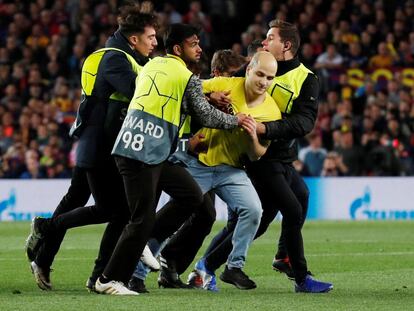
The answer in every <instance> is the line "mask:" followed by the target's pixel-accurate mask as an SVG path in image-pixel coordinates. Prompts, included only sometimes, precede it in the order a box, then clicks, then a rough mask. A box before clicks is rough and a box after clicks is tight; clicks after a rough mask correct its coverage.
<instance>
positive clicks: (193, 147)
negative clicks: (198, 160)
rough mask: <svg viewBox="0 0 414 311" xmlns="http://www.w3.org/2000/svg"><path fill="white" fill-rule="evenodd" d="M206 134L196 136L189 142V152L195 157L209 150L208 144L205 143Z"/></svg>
mask: <svg viewBox="0 0 414 311" xmlns="http://www.w3.org/2000/svg"><path fill="white" fill-rule="evenodd" d="M204 138H205V137H204V134H195V135H194V136H193V137H191V138H190V139H189V140H188V151H189V152H190V153H193V154H195V155H198V154H199V153H200V152H202V153H206V152H207V150H208V146H207V144H206V143H205V142H204V141H203V140H204Z"/></svg>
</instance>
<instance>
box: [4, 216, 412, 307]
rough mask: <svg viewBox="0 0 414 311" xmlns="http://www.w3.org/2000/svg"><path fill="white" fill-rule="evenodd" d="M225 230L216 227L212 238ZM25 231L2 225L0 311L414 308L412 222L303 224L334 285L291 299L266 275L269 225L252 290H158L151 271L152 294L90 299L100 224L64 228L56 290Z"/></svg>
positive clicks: (259, 244) (278, 278)
mask: <svg viewBox="0 0 414 311" xmlns="http://www.w3.org/2000/svg"><path fill="white" fill-rule="evenodd" d="M223 224H224V223H222V222H220V223H218V224H216V225H215V227H214V229H213V233H215V232H217V230H219V229H220V228H221V227H222V226H223ZM29 227H30V224H29V223H0V310H27V311H31V310H42V311H46V310H60V311H62V310H102V311H104V310H168V311H171V310H214V311H216V310H217V311H218V310H257V311H259V310H260V311H261V310H272V311H274V310H414V240H413V236H414V223H412V222H311V221H309V222H307V223H306V225H305V227H304V229H303V236H304V241H305V251H306V256H307V260H308V264H309V269H310V270H311V271H312V273H313V274H315V275H316V278H318V279H321V280H326V281H329V282H333V283H334V289H333V291H332V292H330V293H327V294H296V293H294V291H293V283H292V282H291V281H289V280H288V279H287V278H286V277H285V276H284V275H281V274H280V273H277V272H275V271H273V270H272V269H271V262H272V257H273V255H274V251H275V242H276V237H278V232H279V230H280V226H279V223H275V224H273V225H272V226H271V228H269V230H268V232H267V233H266V235H264V236H263V237H261V238H260V239H259V240H257V241H255V242H254V243H253V245H252V247H251V248H250V251H249V256H248V260H247V264H246V267H245V272H246V273H247V274H248V275H249V276H250V277H251V278H252V279H253V280H254V281H255V282H256V283H257V289H254V290H250V291H241V290H238V289H236V288H235V287H233V286H231V285H228V284H225V283H223V282H221V281H220V280H218V286H219V288H220V291H219V292H218V293H212V292H206V291H202V290H173V289H168V290H166V289H158V288H157V284H156V277H157V274H155V273H152V274H151V275H150V277H149V278H148V279H147V281H146V284H147V287H148V289H149V290H150V294H146V295H139V296H135V297H109V296H104V295H97V294H91V293H88V292H87V291H86V290H85V288H84V284H85V282H86V279H87V278H88V276H89V273H90V271H91V267H92V263H93V260H94V258H95V255H96V254H97V249H98V245H99V241H100V237H101V234H102V231H103V228H104V227H103V226H89V227H84V228H78V229H73V230H70V232H69V233H68V234H67V237H66V240H65V241H64V243H63V245H62V248H61V251H60V253H59V254H58V256H57V258H56V261H55V264H54V266H53V268H54V271H53V273H52V274H51V277H52V282H53V286H54V290H53V291H50V292H44V291H41V290H40V289H38V288H37V286H36V284H35V282H34V279H33V276H32V274H31V272H30V269H29V264H28V262H27V259H26V258H25V255H24V251H23V246H24V240H25V238H26V236H27V234H28V232H29ZM211 237H212V234H211V235H210V236H209V237H208V238H207V240H206V242H205V243H204V245H203V249H202V250H204V248H205V247H206V246H207V243H208V242H209V241H210V239H211ZM199 254H201V253H199ZM190 269H191V267H190ZM221 270H222V269H220V270H219V271H218V273H220V272H221ZM187 275H188V273H185V274H184V275H183V278H186V277H187Z"/></svg>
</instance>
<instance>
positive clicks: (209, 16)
mask: <svg viewBox="0 0 414 311" xmlns="http://www.w3.org/2000/svg"><path fill="white" fill-rule="evenodd" d="M141 2H142V1H141ZM121 4H122V2H121V1H116V0H108V1H92V0H88V1H87V0H54V1H48V0H33V1H23V0H13V1H7V0H0V157H1V163H0V178H26V179H28V178H68V177H70V174H71V167H72V166H73V165H74V148H76V142H74V141H72V139H70V138H69V137H68V129H69V127H70V125H71V123H72V122H73V121H74V118H75V115H76V110H77V106H78V104H79V99H80V95H81V91H80V87H79V84H80V83H79V82H80V81H79V79H80V69H81V65H82V61H83V60H84V58H85V57H86V56H87V55H88V54H89V53H91V52H93V51H94V50H96V49H99V48H101V47H104V45H105V41H106V39H107V38H108V36H109V35H110V34H111V33H113V32H114V31H115V30H116V27H117V22H116V16H117V8H118V7H119V6H120V5H121ZM141 8H142V10H144V11H154V12H155V13H156V14H157V15H158V18H159V31H158V36H159V40H158V41H159V44H160V45H159V48H160V50H161V49H162V39H161V38H162V35H163V33H164V32H165V30H166V27H167V26H168V25H169V24H170V23H175V22H185V23H190V24H193V25H197V26H199V27H200V29H201V30H202V32H201V36H200V38H201V46H202V47H203V49H204V60H203V62H202V63H201V66H199V67H200V68H199V73H200V75H201V76H202V77H204V78H207V77H209V73H210V69H209V63H210V59H211V56H212V53H213V52H214V51H215V50H217V49H222V48H231V49H232V50H234V51H236V52H237V53H240V54H241V55H244V56H247V47H248V46H249V45H250V44H251V43H252V42H254V41H255V40H256V41H257V40H263V39H264V38H265V36H266V32H267V30H268V26H267V25H268V22H269V21H270V20H272V19H275V18H278V19H282V20H287V21H289V22H295V23H296V24H297V26H298V28H299V30H300V33H301V36H302V46H301V49H300V53H299V57H300V60H301V61H302V62H303V63H304V64H305V65H306V66H307V67H308V68H310V69H311V70H313V71H314V72H315V73H317V74H318V76H319V78H320V83H321V94H320V105H319V117H318V121H317V125H316V128H315V130H314V131H313V132H312V133H311V134H310V135H308V137H307V138H306V139H303V141H301V142H300V145H301V150H300V152H299V160H298V161H296V162H295V165H296V168H297V169H298V170H299V171H301V173H302V174H303V175H304V176H405V175H414V161H413V152H414V104H413V96H414V92H413V86H414V2H413V1H411V0H408V1H397V0H395V1H392V0H387V1H385V0H383V1H371V0H334V1H327V0H289V1H278V0H262V1H242V0H227V1H219V0H208V1H207V0H206V1H190V0H189V1H178V0H177V1H153V2H151V1H143V2H142V3H141Z"/></svg>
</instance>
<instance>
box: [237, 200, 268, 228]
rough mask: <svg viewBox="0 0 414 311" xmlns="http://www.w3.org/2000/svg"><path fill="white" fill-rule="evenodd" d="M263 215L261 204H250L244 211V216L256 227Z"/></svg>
mask: <svg viewBox="0 0 414 311" xmlns="http://www.w3.org/2000/svg"><path fill="white" fill-rule="evenodd" d="M262 213H263V210H262V205H261V204H260V202H257V203H256V204H250V205H249V206H246V207H245V208H243V210H242V214H244V215H245V217H247V218H248V219H249V221H250V222H251V223H253V224H255V225H258V224H259V223H260V219H261V218H262Z"/></svg>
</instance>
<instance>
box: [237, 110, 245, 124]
mask: <svg viewBox="0 0 414 311" xmlns="http://www.w3.org/2000/svg"><path fill="white" fill-rule="evenodd" d="M236 117H237V126H239V127H242V124H243V121H244V119H246V118H247V116H246V115H245V114H244V113H240V112H239V113H238V114H236Z"/></svg>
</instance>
